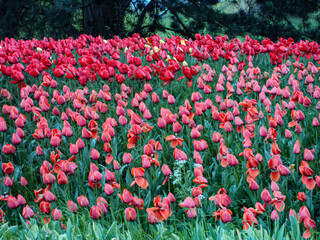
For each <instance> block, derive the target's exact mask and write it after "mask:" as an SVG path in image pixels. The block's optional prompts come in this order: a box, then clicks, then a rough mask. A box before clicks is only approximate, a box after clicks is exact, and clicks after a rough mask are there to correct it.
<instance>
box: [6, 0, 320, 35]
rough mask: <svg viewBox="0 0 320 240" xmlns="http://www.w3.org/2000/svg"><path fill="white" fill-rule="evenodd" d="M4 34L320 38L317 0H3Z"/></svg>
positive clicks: (319, 4)
mask: <svg viewBox="0 0 320 240" xmlns="http://www.w3.org/2000/svg"><path fill="white" fill-rule="evenodd" d="M0 14H1V18H0V24H1V25H0V26H1V27H0V39H4V38H5V37H9V38H11V37H13V38H23V39H32V38H43V37H44V36H46V37H53V38H55V39H57V38H67V37H74V38H76V37H77V36H79V35H80V34H90V35H93V36H98V35H101V36H102V37H104V38H113V37H114V36H115V35H117V36H120V37H126V36H131V35H132V34H133V33H140V34H141V35H142V36H147V35H150V34H153V33H162V34H179V35H182V36H184V37H191V38H193V37H194V35H195V33H201V34H207V33H209V34H211V35H213V36H214V35H217V34H227V35H229V36H230V37H236V36H244V35H246V34H249V35H251V36H254V37H258V38H259V37H260V38H263V37H269V38H270V39H271V40H277V39H278V38H279V37H283V38H289V37H292V38H293V39H294V40H296V41H298V40H300V39H309V40H314V41H319V40H320V31H318V29H319V27H320V1H317V0H271V1H263V0H233V1H226V0H224V1H223V0H220V1H219V0H202V1H197V0H116V1H115V0H24V1H21V0H0Z"/></svg>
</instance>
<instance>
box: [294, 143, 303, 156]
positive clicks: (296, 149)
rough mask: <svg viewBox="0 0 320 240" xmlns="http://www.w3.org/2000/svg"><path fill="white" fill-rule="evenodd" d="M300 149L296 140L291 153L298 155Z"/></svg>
mask: <svg viewBox="0 0 320 240" xmlns="http://www.w3.org/2000/svg"><path fill="white" fill-rule="evenodd" d="M300 148H301V145H300V142H299V140H297V141H296V142H295V144H294V146H293V153H294V154H299V153H300V152H301V150H300Z"/></svg>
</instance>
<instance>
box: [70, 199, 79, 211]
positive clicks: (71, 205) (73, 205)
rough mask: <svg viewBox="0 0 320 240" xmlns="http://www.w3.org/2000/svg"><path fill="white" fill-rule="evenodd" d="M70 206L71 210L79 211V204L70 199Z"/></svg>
mask: <svg viewBox="0 0 320 240" xmlns="http://www.w3.org/2000/svg"><path fill="white" fill-rule="evenodd" d="M68 207H69V209H70V211H71V212H73V213H75V212H76V211H78V206H77V204H76V203H75V202H73V201H71V200H69V201H68Z"/></svg>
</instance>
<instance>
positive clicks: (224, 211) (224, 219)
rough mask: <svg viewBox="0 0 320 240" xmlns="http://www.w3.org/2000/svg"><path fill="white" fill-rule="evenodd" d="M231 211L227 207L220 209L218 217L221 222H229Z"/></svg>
mask: <svg viewBox="0 0 320 240" xmlns="http://www.w3.org/2000/svg"><path fill="white" fill-rule="evenodd" d="M231 215H232V212H231V211H230V210H229V209H225V208H224V209H222V210H221V213H220V218H221V221H222V222H223V223H227V222H231Z"/></svg>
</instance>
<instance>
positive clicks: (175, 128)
mask: <svg viewBox="0 0 320 240" xmlns="http://www.w3.org/2000/svg"><path fill="white" fill-rule="evenodd" d="M172 127H173V131H174V132H175V133H180V132H181V131H182V127H181V125H180V123H178V122H174V123H173V124H172Z"/></svg>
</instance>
